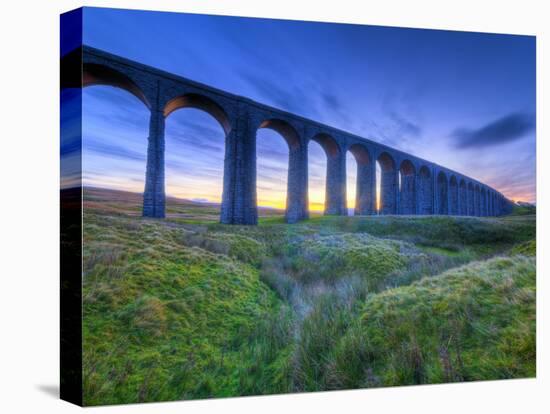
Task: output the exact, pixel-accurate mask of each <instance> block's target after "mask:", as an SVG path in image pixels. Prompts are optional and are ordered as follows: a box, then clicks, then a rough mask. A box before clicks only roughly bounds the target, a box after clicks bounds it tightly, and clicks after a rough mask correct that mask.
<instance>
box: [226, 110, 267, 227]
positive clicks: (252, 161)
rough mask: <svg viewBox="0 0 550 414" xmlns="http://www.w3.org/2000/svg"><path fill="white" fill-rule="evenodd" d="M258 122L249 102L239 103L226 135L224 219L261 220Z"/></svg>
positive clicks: (238, 220) (239, 220)
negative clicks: (258, 202) (252, 118)
mask: <svg viewBox="0 0 550 414" xmlns="http://www.w3.org/2000/svg"><path fill="white" fill-rule="evenodd" d="M256 129H257V128H256V125H255V123H254V122H252V120H251V116H250V113H249V108H248V106H247V105H246V104H244V103H242V104H239V106H238V109H237V111H236V114H235V117H234V119H233V120H232V125H231V131H230V132H229V134H227V136H226V137H225V161H224V172H223V194H222V207H221V215H220V216H221V217H220V222H221V223H224V224H257V223H258V209H257V205H256Z"/></svg>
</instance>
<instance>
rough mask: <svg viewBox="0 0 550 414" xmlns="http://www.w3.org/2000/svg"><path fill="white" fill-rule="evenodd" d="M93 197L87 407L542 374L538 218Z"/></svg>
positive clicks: (87, 260) (86, 283) (88, 220)
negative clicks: (170, 212) (322, 211)
mask: <svg viewBox="0 0 550 414" xmlns="http://www.w3.org/2000/svg"><path fill="white" fill-rule="evenodd" d="M90 202H91V203H92V202H95V203H96V204H90V205H89V206H88V208H87V209H86V210H85V215H84V225H85V228H84V238H85V248H84V280H83V289H84V292H83V293H84V294H83V301H84V304H83V306H84V320H83V324H84V372H85V382H84V389H85V395H84V399H85V402H86V404H89V405H94V404H105V403H128V402H138V401H155V400H175V399H191V398H205V397H224V396H235V395H252V394H270V393H281V392H292V391H315V390H328V389H343V388H356V387H376V386H385V385H401V384H419V383H434V382H452V381H468V380H479V379H498V378H518V377H525V376H533V375H534V373H535V340H534V338H535V335H534V330H535V320H534V315H535V313H534V312H535V311H534V309H535V308H534V297H535V277H534V275H535V259H534V254H535V251H536V245H535V240H534V238H535V221H534V217H533V216H528V215H525V216H515V217H508V218H500V219H494V218H485V219H482V218H478V219H475V218H453V217H426V218H410V217H372V218H371V217H363V218H361V217H349V218H347V217H319V218H313V219H311V220H308V221H306V222H303V223H299V224H296V225H291V226H289V225H286V224H284V223H283V222H282V221H281V220H280V219H278V218H276V217H273V218H269V219H266V220H263V221H262V222H261V225H260V226H256V227H249V226H226V225H221V224H217V223H205V222H203V221H202V219H200V220H198V222H197V221H195V222H193V220H191V219H189V218H185V220H184V219H182V217H184V216H186V214H187V210H186V209H187V208H191V207H192V209H197V208H198V207H197V206H196V205H192V206H191V207H186V206H185V205H178V206H175V207H174V209H176V210H177V214H178V215H177V216H174V217H172V218H169V219H168V220H165V221H157V220H147V219H141V218H139V217H133V216H132V214H133V213H128V212H127V211H126V210H125V209H126V208H127V207H126V206H125V205H119V204H117V201H116V200H112V201H111V202H109V203H108V208H105V209H103V208H102V207H101V206H102V205H103V203H97V200H90ZM192 213H193V214H195V215H196V217H199V218H200V217H202V216H201V214H199V213H200V212H195V211H194V210H193V212H192ZM207 214H210V212H208V213H207Z"/></svg>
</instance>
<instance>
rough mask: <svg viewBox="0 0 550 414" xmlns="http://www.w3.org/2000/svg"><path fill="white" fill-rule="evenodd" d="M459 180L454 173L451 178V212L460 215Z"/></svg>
mask: <svg viewBox="0 0 550 414" xmlns="http://www.w3.org/2000/svg"><path fill="white" fill-rule="evenodd" d="M458 208H459V194H458V181H457V179H456V176H455V175H454V174H453V175H451V178H450V180H449V214H450V215H453V216H458V214H459V211H458Z"/></svg>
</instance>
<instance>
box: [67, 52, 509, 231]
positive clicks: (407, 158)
mask: <svg viewBox="0 0 550 414" xmlns="http://www.w3.org/2000/svg"><path fill="white" fill-rule="evenodd" d="M61 69H62V79H61V87H62V88H82V87H87V86H92V85H111V86H114V87H118V88H122V89H125V90H126V91H128V92H130V93H132V94H133V95H134V96H136V97H137V98H138V99H139V100H140V101H141V102H143V104H144V105H146V106H147V108H149V110H150V114H151V115H150V120H149V137H148V150H147V167H146V173H145V190H144V194H143V216H145V217H164V216H165V192H164V147H165V146H164V124H165V119H166V117H168V116H169V115H170V114H171V113H172V112H174V111H175V110H177V109H180V108H188V107H191V108H197V109H200V110H203V111H206V112H207V113H209V114H210V115H211V116H212V117H214V118H215V119H216V120H217V121H218V122H219V124H220V125H221V127H222V128H223V130H224V131H225V161H224V175H223V194H222V205H221V217H220V221H221V222H222V223H226V224H256V223H257V220H258V212H257V204H256V132H257V130H258V129H259V128H270V129H272V130H275V131H277V132H278V133H279V134H280V135H282V137H283V138H284V139H285V141H286V143H287V144H288V148H289V160H288V180H287V183H288V188H287V200H286V205H287V208H286V220H287V222H289V223H294V222H296V221H299V220H302V219H306V218H307V217H308V188H307V185H308V160H307V156H308V151H307V148H308V143H309V142H310V141H316V142H317V143H319V144H320V145H321V146H322V148H323V149H324V151H325V153H326V156H327V172H326V196H325V214H332V215H347V208H346V154H347V152H348V151H349V152H350V153H351V154H353V156H354V158H355V160H356V162H357V183H356V186H357V187H356V207H355V214H356V215H372V214H404V215H431V214H443V215H461V216H498V215H502V214H506V213H508V212H510V211H511V207H512V202H511V201H509V200H508V199H506V198H505V197H504V196H503V195H502V194H501V193H499V192H498V191H496V190H495V189H493V188H491V187H489V186H487V185H485V184H483V183H481V182H479V181H477V180H475V179H473V178H470V177H467V176H465V175H463V174H460V173H458V172H455V171H452V170H450V169H448V168H445V167H442V166H440V165H437V164H435V163H433V162H430V161H426V160H423V159H421V158H418V157H415V156H413V155H411V154H407V153H405V152H402V151H399V150H396V149H394V148H390V147H388V146H385V145H382V144H380V143H377V142H375V141H372V140H369V139H365V138H362V137H359V136H356V135H353V134H350V133H347V132H344V131H341V130H338V129H336V128H332V127H330V126H327V125H323V124H320V123H318V122H315V121H312V120H309V119H306V118H303V117H300V116H297V115H294V114H291V113H288V112H285V111H282V110H279V109H275V108H272V107H270V106H267V105H263V104H261V103H258V102H255V101H252V100H250V99H247V98H245V97H242V96H237V95H233V94H230V93H227V92H224V91H222V90H219V89H215V88H212V87H210V86H207V85H204V84H200V83H197V82H194V81H192V80H189V79H185V78H183V77H180V76H176V75H173V74H170V73H167V72H164V71H161V70H158V69H155V68H152V67H150V66H146V65H143V64H140V63H137V62H133V61H130V60H128V59H125V58H122V57H119V56H115V55H112V54H109V53H106V52H104V51H101V50H98V49H94V48H91V47H88V46H83V47H82V48H79V49H77V50H74V51H73V52H71V53H69V54H68V55H66V56H65V57H63V59H62V63H61ZM377 162H378V164H379V165H380V169H381V175H380V206H379V210H378V209H377V203H376V163H377Z"/></svg>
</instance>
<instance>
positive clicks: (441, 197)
mask: <svg viewBox="0 0 550 414" xmlns="http://www.w3.org/2000/svg"><path fill="white" fill-rule="evenodd" d="M436 214H449V184H448V181H447V175H446V174H445V173H444V172H443V171H439V174H437V211H436Z"/></svg>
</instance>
